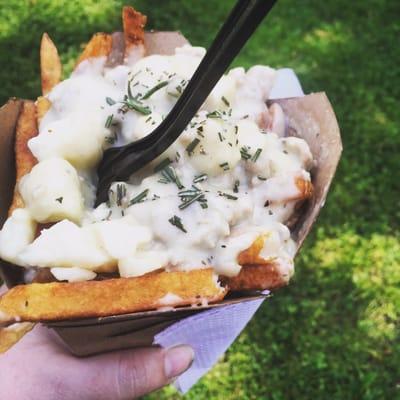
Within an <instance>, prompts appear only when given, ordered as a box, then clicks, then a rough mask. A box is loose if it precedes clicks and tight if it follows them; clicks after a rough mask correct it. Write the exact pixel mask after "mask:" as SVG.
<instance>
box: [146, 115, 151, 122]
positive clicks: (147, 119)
mask: <svg viewBox="0 0 400 400" xmlns="http://www.w3.org/2000/svg"><path fill="white" fill-rule="evenodd" d="M149 121H151V115H150V117H147V118H146V121H144V122H146V123H147V122H149Z"/></svg>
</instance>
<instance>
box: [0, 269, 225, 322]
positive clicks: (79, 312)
mask: <svg viewBox="0 0 400 400" xmlns="http://www.w3.org/2000/svg"><path fill="white" fill-rule="evenodd" d="M171 294H173V295H175V296H171V297H170V298H168V295H171ZM225 294H226V289H225V288H223V287H221V286H220V285H219V284H218V283H217V281H216V276H215V274H214V273H213V270H212V269H211V268H208V269H199V270H192V271H187V272H180V271H177V272H155V273H150V274H147V275H143V276H140V277H135V278H117V279H108V280H104V281H87V282H76V283H62V282H53V283H34V284H30V285H19V286H15V287H13V288H12V289H10V290H9V291H8V292H7V293H6V294H5V295H3V296H2V297H1V298H0V322H1V321H2V320H3V322H12V321H33V322H35V321H43V320H46V321H50V320H51V321H56V320H64V319H71V318H86V317H101V316H109V315H118V314H126V313H131V312H135V311H145V310H152V309H156V308H159V307H164V306H175V307H176V306H183V305H190V304H197V303H199V301H200V302H201V301H202V300H204V299H205V300H207V301H208V302H210V303H211V302H217V301H219V300H222V299H223V298H224V296H225ZM177 296H178V297H177ZM2 317H3V318H2Z"/></svg>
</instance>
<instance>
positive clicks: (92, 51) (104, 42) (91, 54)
mask: <svg viewBox="0 0 400 400" xmlns="http://www.w3.org/2000/svg"><path fill="white" fill-rule="evenodd" d="M111 48H112V36H111V35H109V34H108V33H95V34H94V35H93V36H92V38H91V39H90V41H89V42H88V44H87V45H86V47H85V49H84V50H83V53H82V54H81V55H80V57H79V58H78V61H77V62H76V64H75V68H76V67H77V66H78V65H79V64H80V63H81V62H82V61H85V60H87V59H89V58H96V57H107V56H108V55H109V54H110V52H111Z"/></svg>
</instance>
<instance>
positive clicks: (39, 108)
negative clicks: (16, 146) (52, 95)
mask: <svg viewBox="0 0 400 400" xmlns="http://www.w3.org/2000/svg"><path fill="white" fill-rule="evenodd" d="M50 107H51V102H50V100H49V99H48V98H47V97H43V96H40V97H38V99H37V100H36V119H37V125H38V126H39V125H40V122H41V121H42V119H43V117H44V116H45V115H46V113H47V111H48V110H49V109H50Z"/></svg>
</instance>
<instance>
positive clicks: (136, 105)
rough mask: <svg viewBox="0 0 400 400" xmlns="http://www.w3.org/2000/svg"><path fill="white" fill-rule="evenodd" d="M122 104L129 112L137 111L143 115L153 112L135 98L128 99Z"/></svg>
mask: <svg viewBox="0 0 400 400" xmlns="http://www.w3.org/2000/svg"><path fill="white" fill-rule="evenodd" d="M121 103H122V104H123V105H124V107H126V108H127V109H128V110H135V111H137V112H139V113H141V114H143V115H149V114H151V110H150V108H149V107H147V106H144V105H142V103H140V102H139V101H138V100H135V99H134V98H126V99H125V100H124V101H122V102H121Z"/></svg>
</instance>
